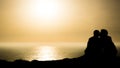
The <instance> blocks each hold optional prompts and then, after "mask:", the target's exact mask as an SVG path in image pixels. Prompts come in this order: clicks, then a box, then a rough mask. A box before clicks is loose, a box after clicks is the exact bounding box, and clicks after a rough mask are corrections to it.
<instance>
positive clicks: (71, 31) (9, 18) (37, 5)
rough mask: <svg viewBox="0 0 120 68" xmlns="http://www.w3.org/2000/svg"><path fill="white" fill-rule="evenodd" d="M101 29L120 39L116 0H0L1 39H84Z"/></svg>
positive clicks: (119, 13) (24, 40) (78, 40)
mask: <svg viewBox="0 0 120 68" xmlns="http://www.w3.org/2000/svg"><path fill="white" fill-rule="evenodd" d="M102 28H105V29H107V30H108V31H109V33H110V34H109V35H110V36H112V38H113V41H116V42H120V36H119V35H120V29H119V28H120V1H119V0H0V42H87V40H88V38H89V37H90V36H92V32H93V30H95V29H99V30H100V29H102Z"/></svg>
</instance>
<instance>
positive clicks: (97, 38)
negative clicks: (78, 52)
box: [85, 29, 117, 58]
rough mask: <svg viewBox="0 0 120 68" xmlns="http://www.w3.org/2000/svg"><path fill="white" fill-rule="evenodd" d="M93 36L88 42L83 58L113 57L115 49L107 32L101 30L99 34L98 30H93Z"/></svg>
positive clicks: (115, 52)
mask: <svg viewBox="0 0 120 68" xmlns="http://www.w3.org/2000/svg"><path fill="white" fill-rule="evenodd" d="M93 34H94V35H93V36H92V37H91V38H89V40H88V43H87V48H86V50H85V56H87V57H89V58H96V57H105V58H113V57H115V56H116V54H117V49H116V47H115V45H114V43H113V41H112V39H111V37H110V36H108V31H107V30H106V29H101V32H99V30H95V31H94V32H93Z"/></svg>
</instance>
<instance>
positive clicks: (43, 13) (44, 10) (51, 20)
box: [23, 0, 62, 29]
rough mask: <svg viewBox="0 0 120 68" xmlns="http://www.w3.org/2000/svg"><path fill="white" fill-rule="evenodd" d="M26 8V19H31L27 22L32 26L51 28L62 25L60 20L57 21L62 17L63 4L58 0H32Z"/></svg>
mask: <svg viewBox="0 0 120 68" xmlns="http://www.w3.org/2000/svg"><path fill="white" fill-rule="evenodd" d="M24 9H25V15H24V16H26V20H29V21H28V22H27V23H26V24H27V25H28V24H29V25H30V27H33V28H36V27H37V28H40V27H41V28H42V29H50V28H53V27H54V28H56V27H58V26H59V25H60V22H56V20H58V19H59V18H60V13H61V10H62V5H60V3H59V2H57V1H56V0H31V1H29V2H28V3H27V5H26V6H25V7H24ZM23 18H25V17H23ZM24 24H25V23H24Z"/></svg>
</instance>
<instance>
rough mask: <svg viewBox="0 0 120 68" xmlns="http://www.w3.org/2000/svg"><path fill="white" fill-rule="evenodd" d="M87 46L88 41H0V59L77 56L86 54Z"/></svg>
mask: <svg viewBox="0 0 120 68" xmlns="http://www.w3.org/2000/svg"><path fill="white" fill-rule="evenodd" d="M85 48H86V43H49V44H41V43H0V59H3V60H8V61H14V60H17V59H23V60H28V61H32V60H40V61H48V60H59V59H64V58H76V57H80V56H82V55H83V54H84V50H85ZM117 48H118V50H119V47H118V46H117Z"/></svg>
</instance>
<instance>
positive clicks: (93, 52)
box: [85, 30, 101, 58]
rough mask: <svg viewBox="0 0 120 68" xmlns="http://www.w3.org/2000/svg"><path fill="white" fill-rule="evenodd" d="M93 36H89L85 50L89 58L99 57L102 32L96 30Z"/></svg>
mask: <svg viewBox="0 0 120 68" xmlns="http://www.w3.org/2000/svg"><path fill="white" fill-rule="evenodd" d="M93 34H94V35H93V36H92V37H90V38H89V40H88V43H87V48H86V50H85V56H87V57H89V58H94V57H97V56H98V55H99V53H100V50H101V49H100V38H99V36H100V32H99V31H98V30H95V31H94V32H93Z"/></svg>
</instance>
